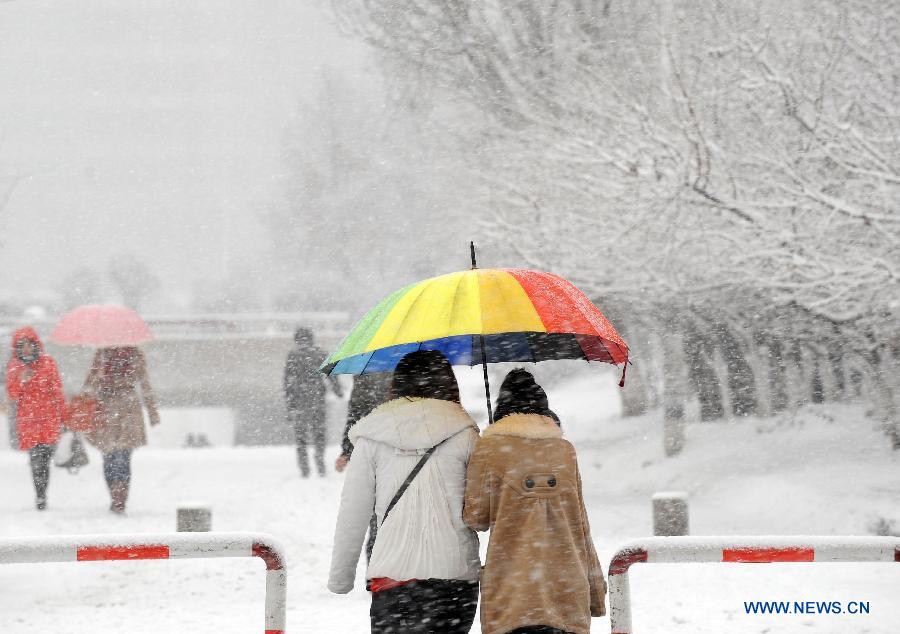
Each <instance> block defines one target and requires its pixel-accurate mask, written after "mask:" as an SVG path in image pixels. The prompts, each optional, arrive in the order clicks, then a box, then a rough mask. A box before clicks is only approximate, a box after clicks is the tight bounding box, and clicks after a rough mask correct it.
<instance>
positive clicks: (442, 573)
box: [328, 351, 480, 634]
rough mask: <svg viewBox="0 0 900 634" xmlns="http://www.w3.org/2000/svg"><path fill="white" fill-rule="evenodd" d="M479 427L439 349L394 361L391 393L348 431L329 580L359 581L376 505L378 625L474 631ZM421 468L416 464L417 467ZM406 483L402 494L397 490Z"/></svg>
mask: <svg viewBox="0 0 900 634" xmlns="http://www.w3.org/2000/svg"><path fill="white" fill-rule="evenodd" d="M477 439H478V428H477V427H476V426H475V422H474V421H473V420H472V418H471V417H470V416H469V415H468V414H467V413H466V411H465V410H464V409H463V408H462V405H460V402H459V386H458V385H457V383H456V377H455V376H454V374H453V369H452V368H451V367H450V364H449V363H448V362H447V359H446V358H445V357H444V355H442V354H441V353H440V352H434V351H419V352H413V353H410V354H408V355H406V356H405V357H403V359H401V361H400V363H399V364H398V365H397V368H396V370H395V371H394V376H393V380H392V384H391V400H389V401H388V402H386V403H384V404H382V405H380V406H379V407H377V408H375V409H374V410H373V411H372V412H371V413H370V414H369V415H368V416H366V417H364V418H363V419H362V420H360V421H359V422H358V423H357V424H356V425H355V426H354V427H353V429H352V430H351V431H350V442H352V443H353V447H354V450H353V456H352V457H351V459H350V464H349V465H348V467H347V476H346V480H345V481H344V489H343V492H342V494H341V507H340V512H339V514H338V519H337V527H336V529H335V534H334V550H333V552H332V556H331V574H330V576H329V579H328V588H329V589H330V590H331V591H332V592H336V593H339V594H344V593H347V592H349V591H350V590H352V589H353V582H354V579H355V577H356V566H357V563H358V561H359V556H360V551H361V550H362V545H363V541H364V539H365V535H366V529H368V528H369V520H370V517H371V515H372V509H373V508H374V509H375V516H376V520H377V521H376V525H377V526H378V531H377V537H376V539H375V545H374V548H373V550H372V558H371V560H370V561H369V566H368V569H367V571H366V580H367V584H366V585H367V589H368V590H370V591H371V592H372V607H371V610H370V616H371V624H372V632H373V633H379V634H380V633H388V632H391V633H400V632H403V633H416V632H422V633H425V632H448V633H453V632H459V633H464V632H468V631H469V629H470V628H471V626H472V622H473V620H474V617H475V607H476V604H477V601H478V574H479V570H480V561H479V557H478V537H477V536H476V534H475V533H474V532H473V531H472V530H470V529H469V528H468V527H467V526H466V524H465V522H463V519H462V508H463V497H464V494H465V484H466V467H467V465H468V462H469V456H470V455H471V453H472V451H473V449H474V447H475V441H476V440H477ZM417 468H418V469H417ZM398 493H399V495H398Z"/></svg>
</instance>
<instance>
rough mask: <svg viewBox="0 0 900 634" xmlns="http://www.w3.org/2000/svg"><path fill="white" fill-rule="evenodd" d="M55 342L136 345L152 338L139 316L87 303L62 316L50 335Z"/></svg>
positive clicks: (108, 345) (108, 306)
mask: <svg viewBox="0 0 900 634" xmlns="http://www.w3.org/2000/svg"><path fill="white" fill-rule="evenodd" d="M50 339H52V340H53V341H54V342H56V343H60V344H63V345H73V346H93V347H95V348H108V347H111V346H135V345H137V344H140V343H144V342H147V341H150V340H151V339H153V334H152V333H151V332H150V328H148V327H147V324H146V323H145V322H144V320H143V319H141V317H140V315H138V314H137V313H136V312H134V311H133V310H131V309H130V308H127V307H125V306H116V305H103V306H101V305H99V304H90V305H87V306H79V307H78V308H76V309H75V310H72V311H69V312H68V313H66V314H65V315H63V317H62V319H60V320H59V323H58V324H56V328H54V329H53V332H52V333H50Z"/></svg>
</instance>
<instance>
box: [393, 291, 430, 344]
mask: <svg viewBox="0 0 900 634" xmlns="http://www.w3.org/2000/svg"><path fill="white" fill-rule="evenodd" d="M423 284H424V282H423ZM425 288H426V287H424V286H423V288H422V290H421V291H419V294H418V295H416V298H415V299H414V300H412V302H411V303H410V304H409V308H407V309H406V314H405V315H403V319H401V320H400V324H399V325H398V326H397V329H396V330H395V331H394V335H393V338H394V343H393V344H391V346H396V345H401V344H402V343H403V342H397V341H396V338H397V333H398V332H400V331H401V330H402V329H403V327H404V326H405V325H406V322H407V321H408V320H409V316H410V314H412V310H413V308H414V307H415V305H416V304H418V303H419V300H420V299H422V295H424V294H425ZM407 343H415V342H412V341H410V342H407ZM391 346H385V347H386V348H389V347H391Z"/></svg>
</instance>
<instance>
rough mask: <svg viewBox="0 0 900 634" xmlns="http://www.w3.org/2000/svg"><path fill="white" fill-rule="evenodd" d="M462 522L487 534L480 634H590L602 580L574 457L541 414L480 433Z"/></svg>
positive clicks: (600, 605)
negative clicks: (548, 631) (547, 633)
mask: <svg viewBox="0 0 900 634" xmlns="http://www.w3.org/2000/svg"><path fill="white" fill-rule="evenodd" d="M463 518H464V520H465V521H466V523H467V524H468V525H469V526H470V527H471V528H473V529H474V530H478V531H484V530H487V529H488V528H490V529H491V536H490V542H489V545H488V551H487V561H486V563H485V566H484V570H483V572H482V577H481V631H482V632H483V633H484V634H502V633H503V632H509V631H511V630H514V629H517V628H520V627H527V626H533V625H544V626H548V627H553V628H557V629H560V630H563V631H566V632H573V633H575V634H588V633H589V632H590V626H591V617H592V616H603V615H604V614H605V613H606V611H605V607H604V599H605V595H606V581H605V579H604V578H603V572H602V570H601V568H600V561H599V560H598V559H597V553H596V551H595V550H594V544H593V541H592V539H591V530H590V526H589V524H588V518H587V513H586V511H585V508H584V499H583V497H582V492H581V476H580V475H579V472H578V463H577V461H576V458H575V448H574V447H573V446H572V445H571V444H570V443H569V442H568V441H566V440H563V439H562V432H561V430H560V428H559V426H558V425H556V423H555V422H554V421H553V420H552V419H551V418H549V417H547V416H541V415H539V414H511V415H509V416H506V417H504V418H502V419H500V420H499V421H497V422H496V423H494V424H493V425H491V426H489V427H488V428H487V430H485V432H484V434H483V435H482V437H481V439H479V441H478V443H477V445H476V447H475V451H474V453H473V454H472V457H471V459H470V461H469V467H468V474H467V481H466V497H465V507H464V510H463Z"/></svg>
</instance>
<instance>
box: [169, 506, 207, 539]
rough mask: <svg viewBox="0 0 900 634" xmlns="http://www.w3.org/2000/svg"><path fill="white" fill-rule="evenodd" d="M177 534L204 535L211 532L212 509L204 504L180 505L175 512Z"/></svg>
mask: <svg viewBox="0 0 900 634" xmlns="http://www.w3.org/2000/svg"><path fill="white" fill-rule="evenodd" d="M175 530H177V531H178V532H179V533H206V532H209V531H211V530H212V509H210V508H209V507H208V506H206V505H204V504H182V505H180V506H179V507H178V509H177V512H176V527H175Z"/></svg>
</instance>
